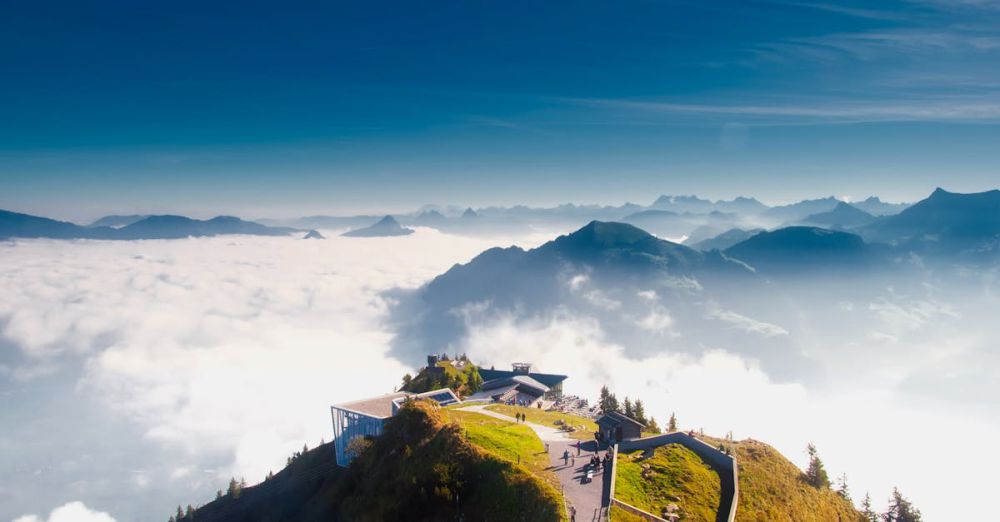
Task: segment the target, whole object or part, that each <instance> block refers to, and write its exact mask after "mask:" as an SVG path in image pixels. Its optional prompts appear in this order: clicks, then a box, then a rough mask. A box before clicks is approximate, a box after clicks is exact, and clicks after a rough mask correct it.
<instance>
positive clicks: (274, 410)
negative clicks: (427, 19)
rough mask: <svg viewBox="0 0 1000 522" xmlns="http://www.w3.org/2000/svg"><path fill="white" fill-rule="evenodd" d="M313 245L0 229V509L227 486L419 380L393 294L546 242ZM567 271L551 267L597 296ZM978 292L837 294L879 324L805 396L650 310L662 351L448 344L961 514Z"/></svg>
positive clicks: (988, 434) (116, 503)
mask: <svg viewBox="0 0 1000 522" xmlns="http://www.w3.org/2000/svg"><path fill="white" fill-rule="evenodd" d="M327 236H328V238H329V239H326V240H322V241H312V240H309V241H306V240H299V239H297V238H290V237H279V238H272V237H246V236H232V237H219V238H197V239H186V240H172V241H131V242H103V241H53V240H18V241H8V242H0V288H2V289H3V292H2V293H0V397H2V398H3V407H2V408H0V421H2V422H0V425H3V426H4V427H5V429H4V430H2V431H0V468H2V469H5V470H12V471H11V472H10V473H5V474H4V476H3V477H0V520H16V521H17V522H29V521H32V522H34V521H41V520H48V521H49V522H57V521H62V520H95V521H101V522H106V521H108V520H119V521H126V520H128V521H137V522H142V521H146V520H150V521H154V520H155V521H162V520H164V519H165V518H166V517H168V516H169V515H170V514H171V513H172V512H173V510H174V509H175V508H176V506H177V505H178V504H182V505H187V504H189V503H190V504H194V505H198V504H201V503H204V502H206V501H208V500H211V498H213V497H214V493H215V491H216V490H217V489H223V488H224V487H225V485H226V483H227V482H228V480H229V478H230V477H245V478H246V480H247V481H248V482H249V483H251V484H252V483H255V482H258V481H259V480H261V479H262V478H263V477H264V475H266V474H267V472H268V471H269V470H275V471H276V470H278V469H280V468H281V467H282V466H283V465H284V462H285V459H286V457H287V456H288V455H290V454H291V453H292V452H294V451H296V450H299V449H301V447H302V445H303V444H308V445H309V446H310V447H312V446H314V445H316V444H318V443H319V442H320V441H321V440H323V439H325V440H329V438H330V434H331V423H330V418H329V406H330V404H332V403H336V402H341V401H345V400H350V399H355V398H359V397H365V396H369V395H375V394H380V393H385V392H389V391H392V389H393V388H394V387H395V386H397V385H398V383H399V380H400V377H401V376H402V374H403V373H405V372H407V371H410V372H412V371H413V370H414V369H413V368H412V367H410V366H409V365H407V364H404V363H402V362H400V361H399V360H397V359H395V358H394V357H392V356H391V353H392V352H391V346H392V343H393V341H394V339H393V336H394V335H395V332H394V331H392V330H391V329H390V327H388V326H387V324H389V323H388V322H387V321H386V316H387V313H388V310H389V308H390V307H391V305H392V303H391V302H390V300H391V299H392V295H393V293H392V292H391V291H390V290H392V289H395V288H415V287H418V286H420V285H422V284H423V283H425V282H427V281H428V280H430V279H431V278H433V277H434V276H435V275H438V274H440V273H442V272H444V271H445V270H447V269H448V268H449V267H450V266H452V265H453V264H454V263H459V262H467V261H468V260H470V259H471V258H472V257H473V256H475V255H476V254H478V253H479V252H481V251H483V250H485V249H487V248H489V247H491V246H497V245H500V246H506V245H510V244H518V245H520V246H522V247H526V248H527V247H533V246H536V245H538V244H540V243H541V242H543V241H545V240H547V239H549V238H550V237H551V236H545V235H535V236H526V237H518V238H493V239H484V238H477V239H472V238H460V237H455V236H449V235H444V234H441V233H438V232H436V231H433V230H430V229H418V232H417V233H416V234H413V235H411V236H406V237H398V238H343V237H339V236H337V235H336V234H335V233H327ZM586 283H587V282H586V280H577V281H576V282H575V283H573V282H572V281H570V284H576V285H577V286H578V288H579V289H580V291H581V292H585V293H586V295H587V296H588V299H593V300H598V301H600V299H601V298H602V296H601V295H600V294H599V293H594V292H593V291H590V290H588V289H587V286H586ZM990 284H992V283H990ZM990 288H991V287H990ZM643 298H644V299H645V298H648V299H650V300H653V299H654V298H655V296H652V295H647V296H643ZM951 298H952V299H953V300H954V298H955V296H951ZM600 302H604V301H600ZM996 302H997V301H996V298H995V294H992V293H989V292H987V293H986V294H977V297H976V301H975V307H972V306H970V305H968V303H966V305H965V306H961V305H959V304H956V303H954V302H950V301H949V300H948V299H945V298H941V297H940V296H937V295H936V294H931V293H928V292H924V293H921V294H920V295H913V294H909V293H908V294H901V295H895V294H893V293H891V292H890V293H885V295H883V296H882V297H880V299H879V300H876V301H872V302H866V303H853V302H845V303H844V304H843V308H844V310H845V313H850V314H855V313H857V314H863V315H865V316H866V317H873V318H874V321H875V322H876V324H877V325H878V327H877V328H873V329H872V331H870V332H862V334H863V337H864V338H868V339H870V342H868V343H862V344H863V346H858V345H857V343H851V345H848V346H843V347H841V348H842V350H843V352H842V353H841V354H839V355H837V356H833V355H830V354H826V355H822V354H821V356H819V357H816V358H815V360H816V361H818V364H822V365H823V366H824V371H825V374H826V375H827V376H828V380H829V381H830V382H828V383H827V384H826V385H824V386H821V387H817V386H813V385H812V383H809V382H790V381H789V380H787V379H781V380H775V379H774V378H772V376H769V375H768V373H767V372H766V371H765V369H763V367H762V366H761V365H760V364H758V361H755V360H754V358H753V357H752V356H748V355H747V354H745V353H741V352H740V351H737V350H732V349H727V347H726V346H711V345H706V346H704V349H703V350H702V351H701V353H698V354H694V355H692V354H691V353H690V351H685V352H684V353H679V352H677V353H675V352H674V351H672V350H671V349H670V346H671V342H672V339H674V336H672V335H671V334H670V332H671V331H672V329H674V328H675V327H676V326H677V325H676V316H677V313H676V311H671V310H669V309H667V308H663V307H659V306H654V305H651V306H650V309H649V314H648V315H645V316H642V317H639V318H638V321H637V327H639V328H648V329H654V330H656V331H660V332H663V338H664V345H663V350H662V351H661V352H659V353H655V354H653V355H643V356H642V357H641V358H636V357H635V356H634V355H630V354H629V353H628V350H627V349H626V347H625V346H622V345H620V344H617V343H616V342H615V341H614V340H613V339H610V338H609V336H608V335H607V333H606V332H605V329H604V328H603V327H602V320H601V316H600V315H594V316H578V315H574V314H566V313H559V312H558V311H556V312H554V313H546V314H544V315H539V316H537V317H530V318H524V317H513V316H504V315H502V314H501V315H496V314H494V315H487V316H482V317H479V318H473V319H470V321H473V322H472V323H471V324H470V326H471V328H470V330H469V335H468V336H467V337H466V338H464V339H463V340H462V341H461V345H460V348H461V349H462V350H464V351H466V352H467V353H468V354H469V355H470V356H471V357H473V358H474V359H476V360H477V361H481V362H483V363H485V364H487V365H491V364H492V365H496V367H498V368H501V367H507V366H508V365H509V364H510V363H511V362H514V361H531V362H533V363H535V365H536V366H537V367H538V368H539V369H541V370H546V371H552V372H558V373H565V374H568V375H570V379H569V380H568V381H567V383H566V388H567V392H569V393H576V394H579V395H582V396H586V397H591V398H593V397H594V396H595V395H596V392H597V390H598V388H599V387H600V386H601V385H604V384H607V385H609V386H611V387H612V388H613V389H614V390H615V391H616V392H617V394H618V395H619V397H620V398H621V397H623V396H625V395H628V396H631V397H641V398H642V399H643V401H644V402H645V404H646V409H647V411H648V412H649V413H651V414H652V415H654V416H655V417H656V418H657V419H658V420H659V421H660V424H661V425H662V424H664V423H665V421H666V419H667V417H669V415H670V413H671V412H676V414H677V416H678V417H679V419H680V422H681V427H682V428H684V429H689V428H690V429H698V428H704V429H705V431H706V432H708V433H712V434H716V435H722V434H724V433H725V432H727V431H730V430H731V431H733V433H734V435H735V436H736V437H737V438H743V437H752V438H755V439H759V440H763V441H766V442H768V443H771V444H773V445H774V446H776V447H777V448H778V449H779V450H781V451H782V452H783V453H785V455H787V456H788V457H790V458H791V459H793V460H794V461H795V462H796V463H798V464H800V465H802V464H804V462H805V451H804V450H805V445H806V443H807V442H810V441H812V442H814V443H816V444H817V446H818V447H819V449H820V451H821V455H822V456H823V457H824V459H825V461H826V463H827V466H828V468H829V470H830V471H831V475H832V476H836V475H839V474H840V473H841V472H846V473H847V474H848V479H849V484H850V486H851V489H852V491H853V493H854V495H855V497H860V496H863V494H864V492H865V491H871V492H872V494H873V496H874V497H875V499H876V502H877V503H879V504H881V503H883V500H882V499H883V498H884V497H887V495H888V493H889V491H890V489H891V488H892V486H896V485H898V486H900V487H901V488H902V490H903V491H904V493H905V494H906V495H908V496H909V497H911V498H912V499H913V500H914V501H915V502H916V503H917V505H918V506H919V507H921V508H922V509H923V510H924V512H925V514H926V515H929V519H931V520H934V519H952V520H955V519H972V518H975V516H974V515H976V514H977V513H976V510H977V507H978V506H980V505H982V504H981V498H982V497H984V496H986V495H988V494H989V487H988V484H989V477H990V476H989V474H988V473H989V471H990V469H992V468H994V467H996V465H997V464H1000V458H998V457H995V456H993V455H992V452H990V451H988V449H987V448H984V444H985V443H986V441H991V440H997V439H1000V425H998V421H997V420H996V419H997V416H996V415H993V413H995V412H996V409H997V406H996V402H995V401H996V399H995V397H996V396H995V392H996V390H995V383H994V384H990V383H986V384H984V383H983V382H981V381H976V382H966V381H969V380H970V379H967V376H969V375H980V376H981V377H982V379H992V378H993V377H995V372H991V371H988V370H983V369H982V366H983V363H984V361H985V362H986V363H987V364H988V363H989V362H990V361H994V360H995V356H990V355H989V354H990V353H991V352H989V351H985V350H984V348H983V347H991V346H995V341H996V340H997V338H1000V334H998V333H996V332H995V331H994V330H995V328H993V327H992V326H991V325H990V324H989V322H988V321H985V317H986V315H988V314H986V313H985V312H980V313H979V314H978V315H977V314H975V313H973V311H974V310H980V309H981V307H984V306H985V307H988V306H990V305H995V304H996ZM605 304H607V303H605ZM607 313H609V314H613V313H615V311H614V307H611V308H610V309H608V310H607ZM714 313H715V314H716V315H717V316H718V319H719V320H720V321H722V322H724V323H727V324H730V325H731V326H732V328H736V329H739V330H740V331H744V332H745V333H746V335H747V336H756V337H759V338H762V339H767V338H776V339H777V338H784V337H788V336H789V335H797V332H800V331H802V328H801V325H798V324H795V322H796V318H789V319H788V322H786V323H783V322H782V321H779V320H775V319H773V318H767V319H766V320H765V319H760V318H754V317H749V316H748V315H745V314H739V313H736V312H733V311H731V310H723V309H718V310H715V311H714ZM779 319H780V318H779ZM866 324H869V325H870V324H871V323H866ZM976 325H979V327H978V328H976ZM959 326H960V327H959ZM848 327H849V326H848ZM836 329H837V328H836V327H829V328H817V329H816V331H815V332H814V333H813V335H815V336H816V339H817V342H816V343H815V346H816V348H815V349H816V350H822V351H830V350H832V349H833V348H831V347H835V346H836V345H837V343H836V342H835V341H836V340H835V339H834V340H831V339H830V337H831V336H833V337H835V336H836V334H835V333H831V332H835V331H836ZM790 332H792V333H791V334H790ZM821 338H822V339H821ZM806 340H808V337H806ZM428 349H429V350H434V349H435V347H428ZM873 368H878V371H872V369H873ZM935 370H939V371H935ZM970 372H971V373H970ZM976 372H979V373H976ZM942 374H943V375H942ZM942 378H944V379H945V380H944V381H942ZM948 379H951V380H948ZM942 382H945V383H949V382H950V383H951V384H950V385H948V386H945V385H943V384H942ZM977 386H978V387H977ZM967 387H973V389H971V390H969V389H967ZM937 388H941V389H940V390H939V392H938V391H935V390H936V389H937ZM954 388H961V389H954ZM984 395H985V397H984ZM969 441H974V442H973V443H970V442H969ZM949 477H950V478H949ZM45 513H49V515H48V518H45V516H44V514H45ZM87 517H89V518H87ZM112 517H113V518H112Z"/></svg>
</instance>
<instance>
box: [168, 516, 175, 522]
mask: <svg viewBox="0 0 1000 522" xmlns="http://www.w3.org/2000/svg"><path fill="white" fill-rule="evenodd" d="M167 522H177V517H175V516H173V515H170V518H168V519H167Z"/></svg>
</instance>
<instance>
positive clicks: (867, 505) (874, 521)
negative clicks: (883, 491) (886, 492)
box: [861, 492, 881, 522]
mask: <svg viewBox="0 0 1000 522" xmlns="http://www.w3.org/2000/svg"><path fill="white" fill-rule="evenodd" d="M861 515H862V520H864V522H879V519H880V518H881V517H879V515H878V513H876V512H875V510H874V509H872V496H871V495H870V494H869V493H867V492H865V498H864V500H862V501H861Z"/></svg>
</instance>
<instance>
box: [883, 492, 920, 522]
mask: <svg viewBox="0 0 1000 522" xmlns="http://www.w3.org/2000/svg"><path fill="white" fill-rule="evenodd" d="M882 520H883V521H884V522H921V521H922V520H923V518H922V517H921V515H920V510H919V509H917V508H915V507H914V506H913V504H911V503H910V501H909V500H906V498H904V497H903V494H902V493H900V492H899V489H898V488H892V497H890V498H889V510H888V511H886V512H885V513H883V514H882Z"/></svg>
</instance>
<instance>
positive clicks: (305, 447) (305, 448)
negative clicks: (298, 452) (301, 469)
mask: <svg viewBox="0 0 1000 522" xmlns="http://www.w3.org/2000/svg"><path fill="white" fill-rule="evenodd" d="M308 451H309V445H308V444H303V445H302V454H303V455H305V454H306V453H307V452H308Z"/></svg>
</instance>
